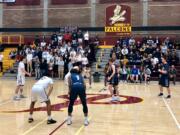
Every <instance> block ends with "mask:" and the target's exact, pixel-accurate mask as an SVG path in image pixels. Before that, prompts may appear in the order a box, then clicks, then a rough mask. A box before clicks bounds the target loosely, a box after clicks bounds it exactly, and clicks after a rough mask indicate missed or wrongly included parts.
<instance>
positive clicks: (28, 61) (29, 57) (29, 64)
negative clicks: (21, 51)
mask: <svg viewBox="0 0 180 135" xmlns="http://www.w3.org/2000/svg"><path fill="white" fill-rule="evenodd" d="M32 59H33V55H32V53H31V51H29V52H28V54H27V56H26V60H27V71H28V72H29V73H31V72H32Z"/></svg>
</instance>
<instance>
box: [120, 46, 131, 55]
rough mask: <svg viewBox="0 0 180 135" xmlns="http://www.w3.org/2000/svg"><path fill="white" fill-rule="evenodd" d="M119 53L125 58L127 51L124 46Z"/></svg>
mask: <svg viewBox="0 0 180 135" xmlns="http://www.w3.org/2000/svg"><path fill="white" fill-rule="evenodd" d="M121 53H122V55H123V56H127V55H128V53H129V51H128V49H127V47H126V46H123V49H122V50H121Z"/></svg>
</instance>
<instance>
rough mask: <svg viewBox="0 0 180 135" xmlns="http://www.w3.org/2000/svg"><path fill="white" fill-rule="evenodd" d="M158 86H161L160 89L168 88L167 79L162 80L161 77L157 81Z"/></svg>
mask: <svg viewBox="0 0 180 135" xmlns="http://www.w3.org/2000/svg"><path fill="white" fill-rule="evenodd" d="M159 85H161V86H162V87H167V88H169V78H163V77H161V78H160V79H159Z"/></svg>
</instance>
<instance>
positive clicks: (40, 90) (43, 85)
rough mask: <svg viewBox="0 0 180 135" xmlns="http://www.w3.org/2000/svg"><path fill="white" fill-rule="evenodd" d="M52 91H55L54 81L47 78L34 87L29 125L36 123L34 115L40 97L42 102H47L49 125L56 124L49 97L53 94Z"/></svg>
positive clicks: (44, 77) (41, 79)
mask: <svg viewBox="0 0 180 135" xmlns="http://www.w3.org/2000/svg"><path fill="white" fill-rule="evenodd" d="M47 88H49V91H48V93H47V94H46V89H47ZM52 91H53V80H52V79H51V78H49V77H47V76H43V77H42V78H40V80H38V81H37V82H36V83H35V84H34V85H33V87H32V91H31V104H30V113H29V119H28V122H29V123H32V122H33V121H34V119H33V117H32V115H33V110H34V105H35V103H36V101H37V98H38V97H40V100H41V102H45V103H46V105H47V115H48V120H47V124H54V123H56V121H55V120H53V119H52V117H51V102H50V99H49V96H50V94H51V93H52Z"/></svg>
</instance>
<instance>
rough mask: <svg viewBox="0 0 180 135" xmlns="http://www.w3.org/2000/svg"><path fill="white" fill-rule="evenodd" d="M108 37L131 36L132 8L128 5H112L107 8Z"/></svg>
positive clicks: (106, 28) (106, 29) (106, 27)
mask: <svg viewBox="0 0 180 135" xmlns="http://www.w3.org/2000/svg"><path fill="white" fill-rule="evenodd" d="M105 32H106V35H107V36H128V35H130V34H131V8H130V7H129V6H126V5H112V6H109V7H107V8H106V26H105Z"/></svg>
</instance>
